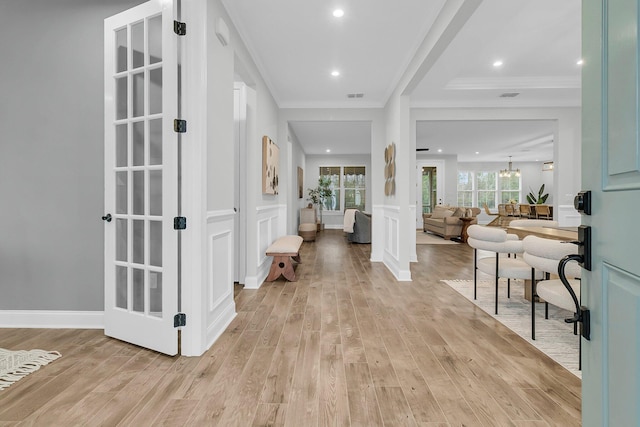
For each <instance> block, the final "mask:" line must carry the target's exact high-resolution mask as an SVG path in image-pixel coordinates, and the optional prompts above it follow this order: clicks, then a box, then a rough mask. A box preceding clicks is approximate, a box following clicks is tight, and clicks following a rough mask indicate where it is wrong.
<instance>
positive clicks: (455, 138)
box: [222, 0, 581, 161]
mask: <svg viewBox="0 0 640 427" xmlns="http://www.w3.org/2000/svg"><path fill="white" fill-rule="evenodd" d="M466 1H470V0H466ZM471 1H474V0H471ZM477 1H478V2H479V3H480V4H479V6H478V8H477V9H476V10H475V12H474V13H473V14H472V15H471V17H470V18H469V19H468V21H467V22H466V24H465V25H464V26H463V27H462V29H461V30H460V31H458V33H457V34H456V35H455V36H454V37H452V39H451V41H450V43H448V46H447V48H446V49H445V50H444V52H443V53H442V54H441V55H440V57H439V58H438V60H437V61H436V62H435V63H434V64H433V65H432V66H431V67H430V69H429V70H428V71H427V73H426V74H425V76H424V78H423V79H422V81H421V82H420V83H419V84H418V85H417V87H416V88H415V89H414V90H413V92H412V94H411V103H412V106H415V107H509V106H513V107H557V106H579V105H580V102H581V100H580V67H579V66H577V65H576V61H577V60H578V59H579V57H580V52H581V45H580V30H581V27H580V19H581V1H580V0H561V1H558V0H508V1H507V0H477ZM222 2H223V4H224V5H225V7H226V9H227V11H228V12H229V15H230V17H231V19H232V20H233V21H234V24H235V26H236V27H237V28H238V31H239V32H240V34H241V36H242V38H243V41H244V42H245V44H246V45H247V48H248V49H249V51H250V53H251V54H252V56H253V58H254V60H255V62H256V64H257V66H258V68H259V69H260V72H261V74H262V76H263V78H264V79H265V81H266V83H267V85H268V86H269V89H270V90H271V92H272V94H273V96H274V98H275V99H276V102H277V103H278V105H279V106H280V107H282V108H306V107H316V108H324V107H326V108H340V107H356V108H366V107H383V106H384V105H385V104H386V102H387V100H388V98H389V96H390V94H391V92H392V90H393V89H394V88H395V87H396V85H397V84H398V82H399V79H400V77H401V76H402V74H403V73H404V71H405V70H406V68H407V65H408V64H409V61H410V60H411V58H413V57H414V55H415V53H416V51H417V49H418V47H419V46H420V44H421V43H422V41H423V40H424V38H425V36H426V35H427V33H428V31H429V29H430V27H431V25H432V24H433V22H434V21H435V20H436V17H437V15H438V13H439V12H440V10H441V9H442V6H443V5H444V3H445V2H444V0H430V1H425V0H396V1H395V2H389V1H388V0H322V1H321V0H305V1H300V0H271V1H268V2H266V1H256V0H222ZM336 7H340V8H342V9H344V11H345V15H344V17H343V18H340V19H337V18H334V17H333V16H332V13H331V12H332V11H333V9H334V8H336ZM497 59H501V60H502V61H504V65H503V66H502V67H501V68H494V67H493V66H492V64H493V62H494V61H495V60H497ZM333 69H338V70H339V71H340V72H341V75H340V76H339V77H332V76H331V74H330V73H331V71H332V70H333ZM507 92H510V93H518V94H519V95H517V96H516V97H512V98H503V97H500V96H499V95H501V94H503V93H507ZM348 93H363V94H364V96H363V97H362V98H359V99H349V98H347V94H348ZM428 123H430V122H428ZM350 126H353V129H351V128H350ZM367 126H368V127H369V128H368V131H367V130H365V129H364V128H365V127H367ZM552 128H553V122H527V121H513V122H504V121H493V122H477V121H476V122H467V123H465V122H451V123H444V122H437V123H431V125H428V124H427V123H424V124H423V123H421V124H419V125H418V129H417V147H419V148H424V147H429V148H431V149H432V150H434V149H435V148H437V147H435V145H433V141H434V140H437V141H439V142H440V144H441V145H442V146H443V147H448V148H447V152H449V154H458V155H459V156H460V157H459V160H461V161H470V160H481V159H479V158H475V159H474V158H467V157H466V156H467V154H465V153H469V152H470V151H471V150H473V152H474V153H475V151H480V152H481V153H492V154H486V155H485V156H494V157H495V159H491V160H496V161H501V160H504V159H507V157H508V156H509V155H513V156H514V161H515V159H516V156H521V157H522V160H521V161H525V160H535V159H534V157H541V156H542V154H544V152H542V154H538V152H533V151H535V150H534V148H535V149H539V150H543V149H546V150H547V152H548V150H549V144H548V143H547V144H546V145H545V144H542V145H540V144H536V143H533V142H532V141H536V140H538V139H540V138H542V139H544V138H545V137H546V136H548V135H549V133H548V130H549V129H552ZM292 129H293V130H294V132H295V134H296V137H297V138H298V140H299V142H300V143H301V145H302V147H303V149H304V150H305V152H306V153H307V154H326V153H325V150H326V148H331V149H332V150H335V151H332V154H349V153H350V154H357V153H369V152H370V136H371V131H370V125H368V124H365V123H363V122H321V123H318V122H298V123H293V124H292ZM347 136H348V138H347ZM470 136H473V138H470ZM364 138H366V140H365V139H364ZM330 144H333V147H329V145H330ZM469 144H470V145H469ZM519 144H524V145H525V146H524V148H521V149H520V150H518V147H517V146H518V145H519ZM522 150H529V151H522ZM450 151H455V152H454V153H451V152H450ZM431 152H433V151H431ZM526 153H529V157H527V154H526ZM443 154H444V153H443ZM545 157H548V156H545ZM488 160H489V158H484V159H483V160H482V161H488Z"/></svg>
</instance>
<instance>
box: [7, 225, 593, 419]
mask: <svg viewBox="0 0 640 427" xmlns="http://www.w3.org/2000/svg"><path fill="white" fill-rule="evenodd" d="M417 250H418V259H419V261H420V262H419V263H415V264H412V266H411V269H412V275H413V279H414V280H413V282H397V281H396V280H394V278H393V277H392V275H391V274H390V273H389V272H388V271H387V269H386V268H385V267H384V266H383V265H381V264H378V263H375V264H372V263H370V262H369V253H370V246H369V245H357V244H349V243H347V242H346V241H345V239H344V237H343V233H342V232H340V231H334V230H326V231H324V232H322V233H320V236H319V238H318V240H317V241H316V242H315V243H304V245H303V247H302V251H301V254H302V261H303V263H302V264H300V265H298V267H297V270H296V273H297V275H298V276H299V279H300V280H299V281H298V282H296V283H291V282H285V281H284V280H283V279H280V280H278V281H276V282H273V283H265V284H263V286H262V287H261V288H260V289H259V290H242V288H241V287H237V289H236V304H237V311H238V315H237V317H236V318H235V320H234V321H233V322H232V324H231V326H230V327H229V328H228V330H227V331H226V332H225V333H224V334H223V335H222V336H221V337H220V339H219V340H218V341H217V342H216V344H215V345H214V346H213V347H212V348H211V349H210V350H209V351H207V352H206V353H205V354H204V355H203V356H202V357H197V358H186V357H167V356H163V355H159V354H157V353H154V352H151V351H148V350H145V349H141V348H139V347H136V346H133V345H129V344H126V343H122V342H119V341H117V340H114V339H110V338H106V337H105V336H104V335H103V334H102V331H96V330H43V329H29V330H25V329H0V347H4V348H9V349H31V348H44V349H48V350H58V351H60V352H61V353H62V354H63V357H62V358H61V359H59V360H57V361H55V362H53V363H52V364H50V365H48V366H46V367H45V368H43V369H41V370H40V371H38V372H36V373H34V374H31V375H29V376H28V377H26V378H25V379H23V380H21V381H19V382H18V383H17V384H14V385H13V386H11V387H10V388H8V389H7V390H4V391H0V426H8V425H16V424H19V425H42V426H75V425H83V426H84V425H87V426H96V425H126V426H144V425H172V426H182V425H193V426H214V425H218V426H225V427H227V426H267V425H285V426H295V427H306V426H316V425H318V426H349V425H353V426H367V427H368V426H382V425H385V426H400V425H407V426H461V425H464V426H547V425H557V426H578V425H580V423H581V414H580V405H581V404H580V380H579V379H577V378H576V377H575V376H574V375H572V374H571V373H569V372H567V371H566V370H564V369H563V368H562V367H561V366H559V365H557V364H556V363H554V362H553V361H552V360H551V359H549V358H548V357H546V356H545V355H544V354H542V353H540V352H538V351H537V350H536V349H535V348H533V347H531V346H530V345H529V344H528V343H526V342H525V341H524V340H522V339H520V338H519V337H518V336H516V335H514V334H513V333H511V332H510V331H509V330H508V329H506V328H505V327H503V326H502V325H501V324H500V323H498V322H496V321H494V320H493V319H492V318H491V317H490V316H488V315H486V314H485V313H484V312H482V311H481V310H479V309H476V308H475V307H474V306H473V305H472V304H471V303H469V302H468V301H467V300H466V299H465V298H462V297H461V296H459V295H458V294H457V293H456V292H455V291H454V290H452V289H451V288H449V287H448V286H446V285H444V284H442V283H440V282H439V280H440V279H446V278H448V279H470V278H472V277H473V272H472V262H471V259H472V252H471V250H470V249H469V248H468V247H467V246H466V245H420V246H418V249H417Z"/></svg>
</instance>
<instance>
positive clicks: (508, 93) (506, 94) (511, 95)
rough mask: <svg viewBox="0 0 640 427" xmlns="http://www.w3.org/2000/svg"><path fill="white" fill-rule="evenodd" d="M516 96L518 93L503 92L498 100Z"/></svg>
mask: <svg viewBox="0 0 640 427" xmlns="http://www.w3.org/2000/svg"><path fill="white" fill-rule="evenodd" d="M518 95H520V92H505V93H503V94H502V95H500V98H515V97H516V96H518Z"/></svg>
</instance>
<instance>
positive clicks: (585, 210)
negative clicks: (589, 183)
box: [573, 190, 591, 215]
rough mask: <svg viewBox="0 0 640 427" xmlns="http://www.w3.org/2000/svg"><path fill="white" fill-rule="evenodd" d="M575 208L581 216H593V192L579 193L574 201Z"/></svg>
mask: <svg viewBox="0 0 640 427" xmlns="http://www.w3.org/2000/svg"><path fill="white" fill-rule="evenodd" d="M573 207H575V208H576V210H577V211H578V212H580V213H581V214H585V215H591V191H589V190H587V191H581V192H579V193H578V194H577V195H576V197H574V199H573Z"/></svg>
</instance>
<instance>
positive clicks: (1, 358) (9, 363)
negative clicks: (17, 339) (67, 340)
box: [0, 348, 61, 390]
mask: <svg viewBox="0 0 640 427" xmlns="http://www.w3.org/2000/svg"><path fill="white" fill-rule="evenodd" d="M59 357H61V354H60V353H58V352H57V351H44V350H30V351H25V350H18V351H11V350H5V349H3V348H0V390H4V389H5V388H7V387H9V386H10V385H11V384H14V383H15V382H16V381H18V380H21V379H22V378H24V377H26V376H27V375H29V374H30V373H32V372H35V371H37V370H38V369H40V368H41V367H42V366H44V365H47V364H49V363H50V362H53V361H54V360H56V359H57V358H59Z"/></svg>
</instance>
